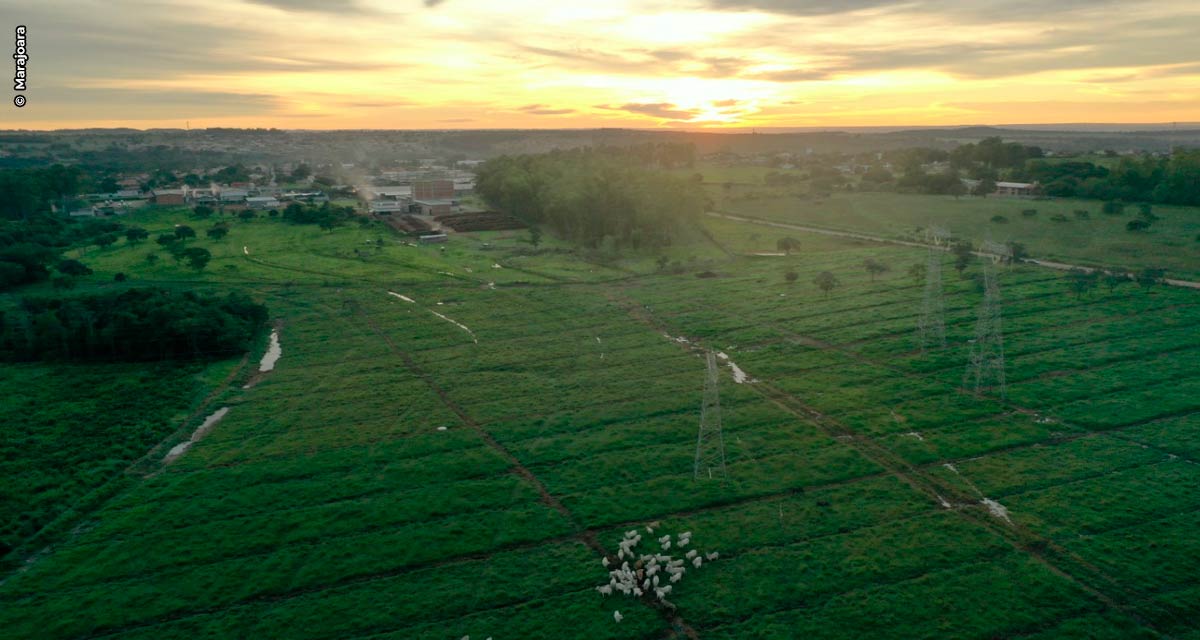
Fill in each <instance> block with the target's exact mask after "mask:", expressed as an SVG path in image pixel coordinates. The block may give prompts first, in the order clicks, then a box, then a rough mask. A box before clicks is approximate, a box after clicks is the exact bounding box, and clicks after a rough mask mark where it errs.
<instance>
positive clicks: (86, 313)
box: [0, 288, 267, 361]
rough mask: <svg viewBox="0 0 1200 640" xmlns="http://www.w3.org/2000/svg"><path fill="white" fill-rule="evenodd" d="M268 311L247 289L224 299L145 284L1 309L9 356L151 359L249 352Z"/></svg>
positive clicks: (2, 338)
mask: <svg viewBox="0 0 1200 640" xmlns="http://www.w3.org/2000/svg"><path fill="white" fill-rule="evenodd" d="M266 321H267V309H266V307H264V306H262V305H261V304H258V303H256V302H254V301H253V300H252V299H250V298H249V297H248V296H246V295H245V294H242V293H238V292H233V293H229V294H227V295H226V296H224V297H219V296H209V295H203V294H199V293H195V292H191V291H185V292H173V291H168V290H166V289H161V288H138V289H128V290H125V291H119V292H104V293H96V294H88V295H78V296H68V297H29V298H24V299H23V300H22V301H21V302H20V303H19V305H17V306H16V307H15V308H9V309H7V310H4V311H3V312H0V358H2V359H4V360H8V361H40V360H51V361H64V360H65V361H148V360H190V359H201V358H221V357H228V356H231V355H236V354H239V353H243V352H245V351H246V350H248V349H249V348H250V343H251V341H252V340H253V338H254V336H255V334H256V333H257V332H258V330H259V329H260V328H262V326H263V325H264V324H265V323H266Z"/></svg>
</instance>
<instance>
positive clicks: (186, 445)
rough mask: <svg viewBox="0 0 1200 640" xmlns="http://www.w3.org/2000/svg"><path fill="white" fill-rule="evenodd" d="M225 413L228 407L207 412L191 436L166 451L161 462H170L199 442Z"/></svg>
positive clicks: (227, 411)
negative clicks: (206, 415) (207, 414)
mask: <svg viewBox="0 0 1200 640" xmlns="http://www.w3.org/2000/svg"><path fill="white" fill-rule="evenodd" d="M227 413H229V407H221V408H220V409H217V410H216V411H214V412H212V413H211V414H209V416H208V417H207V418H205V419H204V422H203V423H202V424H201V425H200V426H199V427H196V430H195V431H193V432H192V437H190V438H188V439H187V440H186V441H184V442H180V443H179V444H177V445H175V446H173V447H171V450H170V451H168V452H167V455H166V456H165V457H163V464H170V463H171V462H173V461H174V460H175V459H176V458H178V457H179V456H181V455H183V454H185V453H187V450H188V449H191V448H192V445H193V444H195V443H197V442H200V439H201V438H203V437H204V436H206V435H208V432H209V431H212V428H213V427H215V426H217V423H218V422H220V421H221V418H224V417H225V414H227Z"/></svg>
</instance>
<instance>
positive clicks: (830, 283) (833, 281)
mask: <svg viewBox="0 0 1200 640" xmlns="http://www.w3.org/2000/svg"><path fill="white" fill-rule="evenodd" d="M813 283H814V284H816V285H817V288H818V289H820V290H821V291H823V292H824V293H825V297H826V298H828V297H829V292H831V291H833V289H834V287H837V286H838V284H840V283H839V282H838V279H837V276H835V275H833V274H832V273H830V272H828V271H822V272H821V273H818V274H817V277H815V278H813Z"/></svg>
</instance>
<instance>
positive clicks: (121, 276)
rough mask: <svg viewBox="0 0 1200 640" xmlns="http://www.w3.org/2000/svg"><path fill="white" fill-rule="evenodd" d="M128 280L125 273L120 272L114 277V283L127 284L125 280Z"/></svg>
mask: <svg viewBox="0 0 1200 640" xmlns="http://www.w3.org/2000/svg"><path fill="white" fill-rule="evenodd" d="M127 279H128V278H127V277H126V276H125V272H124V271H118V272H117V273H116V274H114V275H113V282H125V280H127Z"/></svg>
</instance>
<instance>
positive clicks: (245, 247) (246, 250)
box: [242, 246, 250, 255]
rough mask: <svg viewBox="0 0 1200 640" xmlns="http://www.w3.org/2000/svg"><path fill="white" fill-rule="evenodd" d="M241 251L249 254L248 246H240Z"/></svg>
mask: <svg viewBox="0 0 1200 640" xmlns="http://www.w3.org/2000/svg"><path fill="white" fill-rule="evenodd" d="M242 253H244V254H246V255H250V247H247V246H243V247H242Z"/></svg>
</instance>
